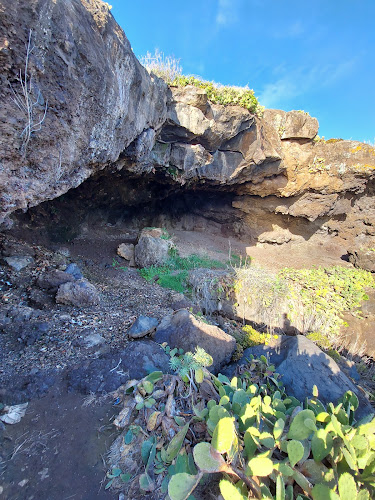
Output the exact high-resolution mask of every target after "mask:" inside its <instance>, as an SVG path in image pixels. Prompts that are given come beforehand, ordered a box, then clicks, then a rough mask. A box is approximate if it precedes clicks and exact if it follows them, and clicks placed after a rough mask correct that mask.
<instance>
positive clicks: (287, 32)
mask: <svg viewBox="0 0 375 500" xmlns="http://www.w3.org/2000/svg"><path fill="white" fill-rule="evenodd" d="M304 33H305V28H304V26H303V24H302V23H301V21H295V22H294V23H292V24H290V25H289V26H285V28H283V30H282V31H275V32H274V33H273V36H274V38H299V37H300V36H302V35H303V34H304Z"/></svg>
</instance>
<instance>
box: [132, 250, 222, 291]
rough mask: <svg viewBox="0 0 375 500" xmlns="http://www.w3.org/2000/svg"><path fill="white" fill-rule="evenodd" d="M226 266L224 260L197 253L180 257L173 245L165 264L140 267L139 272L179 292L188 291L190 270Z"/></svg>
mask: <svg viewBox="0 0 375 500" xmlns="http://www.w3.org/2000/svg"><path fill="white" fill-rule="evenodd" d="M225 267H226V264H224V263H223V262H220V261H218V260H214V259H209V258H208V257H202V256H200V255H196V254H192V255H189V256H188V257H180V255H179V254H178V252H177V249H176V248H175V247H171V248H170V250H169V258H168V260H167V262H166V263H165V264H164V265H163V266H150V267H144V268H143V269H139V273H140V275H141V276H142V277H143V278H144V279H145V280H147V281H152V280H155V279H156V281H157V283H158V284H159V285H160V286H162V287H164V288H171V289H172V290H176V291H177V292H186V290H187V284H186V281H187V278H188V271H190V270H191V269H197V268H205V269H220V268H225Z"/></svg>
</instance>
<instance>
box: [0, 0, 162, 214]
mask: <svg viewBox="0 0 375 500" xmlns="http://www.w3.org/2000/svg"><path fill="white" fill-rule="evenodd" d="M109 9H110V7H109V5H108V4H107V3H105V2H102V1H101V0H64V1H63V2H56V1H53V0H15V1H14V2H11V3H9V2H8V1H7V0H0V12H1V24H0V39H1V40H2V41H3V42H2V47H1V50H0V67H1V75H0V94H1V103H2V105H1V109H0V186H1V189H0V191H1V197H0V218H2V219H3V218H4V217H5V216H6V215H7V214H9V213H10V212H12V211H14V210H16V209H19V208H22V209H26V208H28V207H30V206H34V205H37V204H38V203H40V202H42V201H45V200H47V199H52V198H55V197H57V196H60V195H61V194H63V193H65V192H66V191H68V190H69V189H70V188H73V187H76V186H78V185H79V184H80V183H81V182H82V181H84V180H85V179H87V178H88V177H89V176H90V175H92V174H93V173H94V172H95V171H99V170H101V169H103V168H104V167H105V166H106V165H108V164H109V163H112V162H114V161H116V160H117V159H118V157H119V155H120V153H121V152H122V151H124V150H125V149H126V148H127V147H128V146H129V145H130V144H131V143H132V142H133V141H135V140H136V139H137V138H138V136H140V135H141V134H142V133H144V132H145V131H147V130H150V129H151V131H150V133H148V134H146V135H148V136H150V137H152V136H153V135H155V134H153V132H152V130H154V129H157V128H158V127H160V125H161V124H162V123H163V122H164V120H165V115H166V99H167V97H166V91H167V86H166V85H165V83H164V82H163V81H162V80H160V79H158V78H156V77H155V78H153V77H150V75H149V74H148V73H147V71H146V70H145V69H144V68H143V67H142V66H141V65H140V64H139V62H138V61H137V59H136V58H135V56H134V54H133V51H132V49H131V45H130V43H129V41H128V40H127V38H126V36H125V34H124V32H123V31H122V30H121V28H120V27H119V26H118V24H117V23H116V21H115V20H114V18H113V17H112V14H111V13H110V10H109ZM29 36H30V39H29ZM29 40H30V48H32V50H30V52H29V57H28V60H26V59H27V56H26V48H25V47H26V46H27V44H28V41H29ZM26 62H27V74H26V75H25V67H26ZM20 72H21V73H22V77H23V78H25V76H26V79H27V81H28V85H29V84H30V83H32V85H31V87H30V88H31V90H29V91H28V96H29V97H30V98H31V100H32V102H33V103H38V104H37V105H36V106H35V107H34V109H33V117H32V118H30V121H28V118H27V114H26V113H25V112H24V110H23V109H22V105H20V106H17V103H16V102H15V100H17V99H18V100H20V101H21V103H22V102H23V103H24V101H25V99H24V96H23V94H22V88H21V84H20V81H19V75H20ZM15 96H16V97H15ZM45 110H46V113H45V118H44V119H43V115H44V111H45ZM40 121H42V123H41V124H40V126H39V125H38V122H40ZM28 126H29V127H30V131H31V132H32V133H31V136H30V140H29V142H28V144H26V138H27V134H25V133H24V134H23V133H22V132H23V130H24V129H25V127H28ZM143 142H144V141H143ZM152 146H153V142H151V144H149V145H148V147H149V148H152Z"/></svg>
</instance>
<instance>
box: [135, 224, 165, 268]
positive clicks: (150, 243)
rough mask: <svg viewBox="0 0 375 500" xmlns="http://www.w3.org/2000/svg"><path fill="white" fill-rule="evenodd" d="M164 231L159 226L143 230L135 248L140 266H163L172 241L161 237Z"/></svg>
mask: <svg viewBox="0 0 375 500" xmlns="http://www.w3.org/2000/svg"><path fill="white" fill-rule="evenodd" d="M163 234H164V231H163V230H162V229H159V228H152V229H150V230H143V231H142V232H141V234H140V237H139V239H138V243H137V245H136V246H135V249H134V256H135V263H136V264H137V266H138V267H150V266H162V265H163V264H165V262H166V261H167V259H168V251H169V248H170V243H169V242H168V241H167V240H165V239H163V238H161V236H162V235H163Z"/></svg>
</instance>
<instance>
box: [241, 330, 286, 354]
mask: <svg viewBox="0 0 375 500" xmlns="http://www.w3.org/2000/svg"><path fill="white" fill-rule="evenodd" d="M234 337H235V339H236V341H237V343H239V344H240V345H241V347H242V348H243V349H247V348H248V347H254V346H256V345H259V344H265V345H268V344H269V342H270V341H271V339H272V338H274V339H278V338H279V336H278V335H271V334H270V333H262V332H259V331H258V330H256V329H255V328H253V327H252V326H250V325H245V326H244V327H243V328H242V331H240V332H238V331H237V332H235V333H234Z"/></svg>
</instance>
